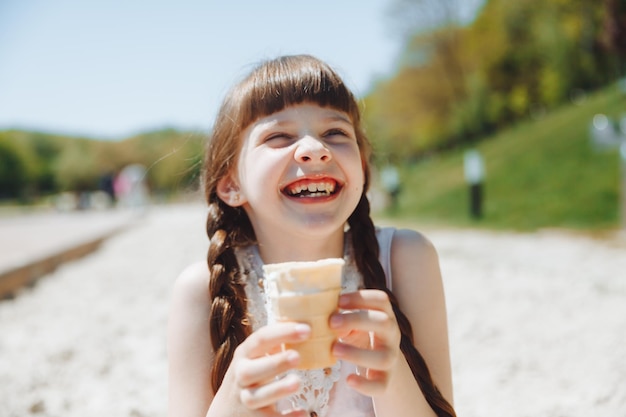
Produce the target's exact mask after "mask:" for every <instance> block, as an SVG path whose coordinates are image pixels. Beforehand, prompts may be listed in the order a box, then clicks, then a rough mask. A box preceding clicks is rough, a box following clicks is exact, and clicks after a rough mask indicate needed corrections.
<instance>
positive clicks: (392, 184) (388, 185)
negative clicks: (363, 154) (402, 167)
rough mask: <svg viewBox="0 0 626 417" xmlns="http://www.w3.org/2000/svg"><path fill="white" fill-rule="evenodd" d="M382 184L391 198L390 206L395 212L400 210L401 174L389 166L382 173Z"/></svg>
mask: <svg viewBox="0 0 626 417" xmlns="http://www.w3.org/2000/svg"><path fill="white" fill-rule="evenodd" d="M380 182H381V183H382V186H383V188H384V189H385V191H386V192H387V194H388V196H389V202H390V206H391V208H392V209H393V210H395V209H397V208H398V195H399V194H400V174H399V173H398V169H397V168H396V167H395V166H393V165H387V166H385V167H384V168H383V169H382V170H381V171H380Z"/></svg>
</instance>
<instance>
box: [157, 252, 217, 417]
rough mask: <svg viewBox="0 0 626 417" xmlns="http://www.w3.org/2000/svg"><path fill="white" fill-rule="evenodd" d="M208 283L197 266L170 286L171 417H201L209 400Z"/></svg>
mask: <svg viewBox="0 0 626 417" xmlns="http://www.w3.org/2000/svg"><path fill="white" fill-rule="evenodd" d="M208 281H209V274H208V269H207V267H206V264H205V263H203V262H199V263H197V264H194V265H191V266H190V267H188V268H187V269H185V270H184V271H183V272H182V273H181V275H180V276H179V277H178V279H177V280H176V283H175V285H174V289H173V293H172V299H171V304H170V311H169V322H168V334H167V355H168V362H169V381H168V382H169V388H168V389H169V404H168V409H169V411H168V415H169V416H171V417H174V416H176V417H187V416H189V417H192V416H193V417H201V416H204V415H206V412H207V410H208V409H209V405H210V404H211V402H212V400H213V391H212V389H211V386H210V385H211V384H210V381H211V379H210V374H211V364H212V359H213V348H212V347H211V340H210V335H209V315H210V305H211V304H210V300H209V294H208V287H207V283H208Z"/></svg>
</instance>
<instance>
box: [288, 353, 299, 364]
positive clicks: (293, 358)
mask: <svg viewBox="0 0 626 417" xmlns="http://www.w3.org/2000/svg"><path fill="white" fill-rule="evenodd" d="M287 361H288V362H289V363H290V364H291V365H297V364H298V362H300V355H299V354H298V352H296V351H295V350H290V351H288V352H287Z"/></svg>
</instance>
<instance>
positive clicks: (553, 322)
mask: <svg viewBox="0 0 626 417" xmlns="http://www.w3.org/2000/svg"><path fill="white" fill-rule="evenodd" d="M203 228H204V209H203V207H202V206H199V205H180V206H168V207H154V208H152V209H150V211H148V212H147V214H146V215H145V216H144V217H142V218H141V219H140V220H138V221H137V222H136V223H135V224H134V225H133V226H132V227H130V228H128V229H127V230H126V231H124V232H121V233H118V234H116V235H115V236H113V237H111V238H110V239H108V240H107V241H106V242H105V243H104V244H103V245H102V246H101V247H100V249H98V250H97V251H96V252H94V253H93V254H90V255H88V256H86V257H84V258H82V259H80V260H77V261H74V262H71V263H68V264H65V265H63V266H62V267H60V268H58V269H57V270H56V271H55V272H53V273H51V274H49V275H47V276H45V277H44V278H42V279H41V280H39V282H38V283H37V284H36V285H35V286H34V287H32V288H28V289H25V290H24V291H22V292H21V293H20V294H19V295H18V296H17V297H15V298H14V299H12V300H4V301H1V302H0V417H18V416H19V417H23V416H28V415H37V416H50V417H53V416H55V417H56V416H64V417H74V416H76V417H78V416H81V417H84V416H90V417H98V416H103V417H104V416H107V417H110V416H116V417H126V416H128V417H163V416H165V415H166V407H167V351H166V345H165V337H166V334H165V331H166V324H167V315H168V303H169V297H170V292H171V286H172V284H173V281H174V280H175V278H176V276H177V275H178V273H179V272H180V271H181V270H182V269H183V268H184V267H185V266H186V265H187V264H189V263H191V262H193V261H195V260H198V259H203V258H204V256H205V248H206V244H207V243H206V242H207V239H206V237H205V235H204V230H203ZM425 234H426V235H427V236H428V237H429V238H430V239H431V240H432V241H433V242H434V244H435V246H436V247H437V249H438V252H439V256H440V262H441V268H442V272H443V277H444V285H445V290H446V297H447V305H448V319H449V331H450V345H451V354H452V365H453V379H454V388H455V408H456V410H457V414H458V415H459V416H463V417H501V416H508V417H531V416H532V417H536V416H541V417H577V416H581V417H582V416H585V417H588V416H595V415H597V416H626V239H625V238H624V237H623V236H622V237H620V236H617V235H616V236H613V237H609V238H603V239H599V238H591V237H586V236H582V235H574V234H570V233H565V232H559V231H546V232H540V233H533V234H511V233H491V232H484V231H472V230H469V231H455V230H438V229H428V230H426V231H425Z"/></svg>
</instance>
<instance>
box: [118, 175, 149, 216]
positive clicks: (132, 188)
mask: <svg viewBox="0 0 626 417" xmlns="http://www.w3.org/2000/svg"><path fill="white" fill-rule="evenodd" d="M113 189H114V193H115V196H116V198H117V201H118V204H119V205H120V206H121V207H129V208H144V207H146V206H147V205H148V202H149V192H148V186H147V184H146V169H145V168H144V167H143V166H142V165H139V164H132V165H128V166H126V167H125V168H123V169H122V170H121V171H120V172H119V174H118V175H117V176H116V177H115V180H114V182H113Z"/></svg>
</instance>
